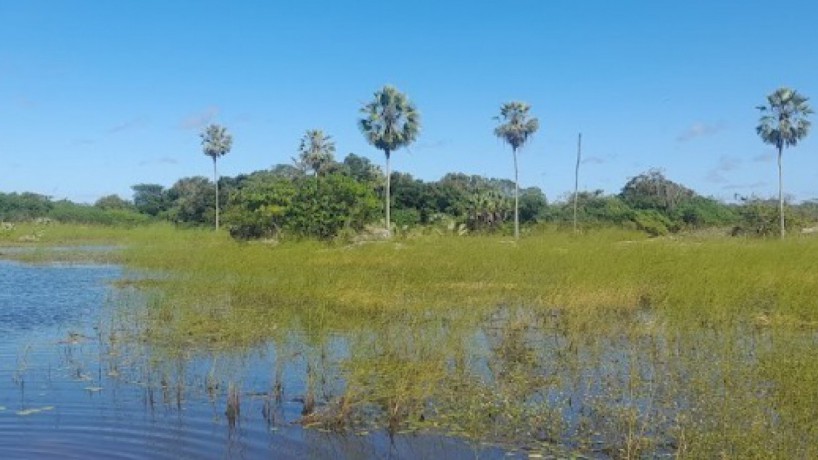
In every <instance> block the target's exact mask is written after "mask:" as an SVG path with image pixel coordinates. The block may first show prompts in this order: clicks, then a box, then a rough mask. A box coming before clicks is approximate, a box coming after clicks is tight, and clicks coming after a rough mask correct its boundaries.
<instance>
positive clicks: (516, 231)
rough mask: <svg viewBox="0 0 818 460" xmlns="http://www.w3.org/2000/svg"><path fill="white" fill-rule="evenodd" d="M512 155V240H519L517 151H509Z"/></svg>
mask: <svg viewBox="0 0 818 460" xmlns="http://www.w3.org/2000/svg"><path fill="white" fill-rule="evenodd" d="M511 151H512V152H513V154H514V238H515V239H518V240H519V239H520V180H519V177H518V175H517V149H514V148H513V149H511Z"/></svg>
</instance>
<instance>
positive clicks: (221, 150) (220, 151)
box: [199, 124, 233, 230]
mask: <svg viewBox="0 0 818 460" xmlns="http://www.w3.org/2000/svg"><path fill="white" fill-rule="evenodd" d="M199 136H200V137H201V138H202V151H203V152H204V154H205V155H207V156H209V157H210V158H213V182H215V183H216V230H218V229H219V174H218V171H217V170H216V160H217V159H218V158H219V157H221V156H224V155H227V153H228V152H230V149H231V148H232V147H233V136H231V135H230V133H228V132H227V129H226V128H225V127H224V126H219V125H217V124H211V125H209V126H208V127H207V128H205V130H204V132H202V133H201V134H200V135H199Z"/></svg>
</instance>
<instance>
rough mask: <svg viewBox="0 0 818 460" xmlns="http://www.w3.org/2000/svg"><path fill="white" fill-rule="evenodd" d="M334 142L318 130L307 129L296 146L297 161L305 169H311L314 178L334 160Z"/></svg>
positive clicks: (330, 137)
mask: <svg viewBox="0 0 818 460" xmlns="http://www.w3.org/2000/svg"><path fill="white" fill-rule="evenodd" d="M334 155H335V141H333V140H332V136H327V135H325V134H324V132H323V131H321V130H320V129H308V130H307V132H306V133H305V134H304V137H302V138H301V144H300V145H299V146H298V161H297V163H298V164H300V165H302V166H303V167H304V168H305V169H312V170H313V172H314V173H315V175H316V177H317V176H318V175H319V174H320V173H322V172H323V171H324V170H325V169H326V167H327V165H328V164H330V163H332V161H333V160H334V159H335V158H334Z"/></svg>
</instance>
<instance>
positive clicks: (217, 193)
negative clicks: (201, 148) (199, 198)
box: [213, 156, 219, 231]
mask: <svg viewBox="0 0 818 460" xmlns="http://www.w3.org/2000/svg"><path fill="white" fill-rule="evenodd" d="M213 182H215V183H216V231H218V230H219V173H218V171H217V170H216V157H215V156H214V157H213Z"/></svg>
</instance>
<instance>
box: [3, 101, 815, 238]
mask: <svg viewBox="0 0 818 460" xmlns="http://www.w3.org/2000/svg"><path fill="white" fill-rule="evenodd" d="M807 101H808V99H807V98H806V97H804V96H803V95H801V94H799V93H798V92H797V91H794V90H790V89H787V88H781V89H778V90H776V91H775V92H774V93H772V94H771V95H769V96H768V97H767V104H766V105H763V106H760V107H758V109H759V110H760V111H761V114H762V116H761V118H760V120H759V125H758V126H757V128H756V131H757V133H758V134H759V136H760V137H761V138H762V140H763V141H764V142H766V143H768V144H771V145H773V146H775V147H776V148H777V150H778V172H779V196H778V201H777V209H776V206H775V205H776V203H775V202H774V200H764V199H760V198H757V197H739V198H740V200H739V203H736V204H726V203H722V202H719V201H718V200H715V199H713V198H708V197H703V196H701V195H699V194H697V193H696V192H694V191H693V190H691V189H689V188H687V187H685V186H683V185H681V184H678V183H675V182H673V181H671V180H669V179H667V178H666V177H665V176H664V175H663V174H662V172H660V171H657V170H650V171H646V172H645V173H642V174H640V175H638V176H636V177H634V178H631V179H630V180H629V181H628V182H627V183H626V184H625V185H624V186H623V187H622V189H621V192H620V193H618V194H613V195H605V194H604V193H603V192H602V191H601V190H597V191H583V192H580V191H578V190H576V189H575V191H574V193H572V194H571V195H570V196H569V197H568V198H567V199H565V200H564V201H556V202H553V203H548V201H547V200H546V197H545V195H544V194H543V192H542V191H541V190H540V189H539V188H537V187H530V188H525V189H522V190H521V189H520V186H519V181H518V170H519V168H518V162H517V153H518V150H519V149H520V148H522V147H523V146H524V145H525V144H526V143H527V142H528V140H529V139H530V138H531V137H532V136H533V135H534V134H535V133H536V132H537V131H538V129H539V127H540V124H539V120H538V119H537V118H534V117H532V116H531V115H530V109H531V107H530V106H529V105H528V104H526V103H524V102H519V101H514V102H508V103H505V104H502V105H501V107H500V114H499V115H498V116H497V117H495V120H496V121H497V122H498V125H497V126H496V128H495V130H494V134H495V135H496V136H497V137H499V138H500V139H502V140H503V141H504V142H505V143H507V144H508V145H509V146H510V147H511V150H512V158H513V163H514V180H513V181H512V180H509V179H497V178H487V177H483V176H478V175H466V174H462V173H450V174H447V175H446V176H444V177H443V178H441V179H440V180H438V181H433V182H424V181H422V180H419V179H416V178H414V177H412V176H411V175H410V174H408V173H402V172H393V171H391V169H390V159H391V156H392V154H393V153H394V152H396V151H398V150H399V149H401V148H403V147H406V146H408V145H410V144H411V143H412V142H414V141H415V140H416V139H417V137H418V135H419V133H420V114H419V112H418V110H417V108H416V107H415V106H414V104H412V103H411V101H410V100H409V99H408V98H407V97H406V95H404V94H403V93H401V92H400V91H398V90H397V89H396V88H394V87H392V86H385V87H383V88H382V89H380V90H379V91H377V92H375V93H374V95H373V99H372V100H371V101H370V102H368V103H366V104H364V105H363V106H362V107H361V109H360V113H361V118H359V119H358V127H359V129H360V130H361V133H362V134H363V136H364V137H365V138H366V140H367V141H368V142H369V143H370V144H371V145H372V146H373V147H375V148H376V149H378V150H380V151H382V152H383V153H384V157H385V160H386V161H385V168H386V171H385V172H384V171H383V170H382V169H381V168H380V167H378V166H376V165H374V164H373V163H372V162H371V161H370V160H368V159H367V158H365V157H362V156H358V155H355V154H349V155H347V156H346V157H345V158H344V159H343V160H342V161H340V162H339V161H336V160H335V153H336V146H335V143H334V141H333V140H332V136H330V135H327V134H325V133H324V132H323V131H322V130H320V129H310V130H307V131H306V132H305V134H304V136H303V137H302V138H301V140H300V143H299V146H298V149H297V152H296V156H295V157H293V158H292V160H293V161H292V163H291V164H279V165H276V166H274V167H273V168H271V169H270V170H264V171H256V172H253V173H250V174H241V175H238V176H236V177H219V175H218V169H217V160H218V159H219V158H221V157H223V156H224V155H226V154H228V153H229V152H230V150H231V148H232V142H233V139H232V135H231V134H230V133H229V132H228V131H227V129H226V128H225V127H223V126H220V125H217V124H212V125H210V126H207V127H206V128H205V130H204V131H203V132H202V133H201V135H200V137H201V142H202V152H203V153H204V154H205V155H207V156H208V157H210V158H211V159H212V161H213V181H212V182H211V181H210V180H209V179H207V178H205V177H198V176H197V177H187V178H182V179H180V180H178V181H177V182H176V183H175V184H173V186H171V187H169V188H165V187H163V186H162V185H159V184H137V185H134V186H133V187H132V190H133V200H126V199H123V198H120V197H118V196H116V195H111V196H106V197H103V198H100V199H99V200H98V201H97V202H96V203H95V204H94V205H93V206H86V205H79V204H75V203H71V202H68V201H65V200H63V201H56V202H54V201H52V200H51V199H50V198H48V197H46V196H42V195H37V194H32V193H22V194H16V193H11V194H2V193H0V220H4V221H14V220H25V219H34V218H42V217H47V218H50V219H55V220H63V221H75V222H94V223H103V224H115V223H119V224H128V225H135V224H141V223H145V222H149V221H153V220H168V221H171V222H174V223H176V224H178V225H189V226H205V225H213V224H215V227H216V229H217V230H218V228H219V226H220V223H221V221H224V222H225V223H226V224H227V227H228V229H229V231H230V234H231V235H233V236H234V237H236V238H239V239H252V238H272V237H282V236H292V237H313V238H319V239H331V238H336V237H338V236H343V235H354V234H357V233H359V232H361V231H363V230H364V229H366V228H368V227H371V226H372V225H373V224H376V223H378V222H380V221H381V219H383V221H382V222H383V223H384V224H385V228H384V232H385V236H387V237H388V236H389V234H390V232H392V231H393V230H397V231H400V232H403V231H410V230H413V229H416V228H418V227H423V228H427V229H430V228H437V229H438V230H440V229H445V230H446V231H456V232H458V233H465V232H503V231H505V232H508V233H511V234H513V235H514V236H515V237H519V235H520V226H521V224H522V225H523V226H529V225H531V224H537V223H555V224H559V225H562V224H566V223H569V222H570V223H573V225H574V226H576V222H577V221H579V222H580V223H581V224H582V225H583V226H585V227H588V226H600V225H620V226H626V227H630V228H635V229H639V230H643V231H645V232H647V233H649V234H651V235H664V234H667V233H671V232H677V231H680V230H684V229H691V228H703V227H730V228H731V229H732V232H733V233H734V234H742V233H744V234H756V235H769V234H772V233H774V232H775V230H777V231H778V233H779V234H780V235H781V236H782V237H783V236H784V233H785V230H786V229H787V228H790V229H795V228H798V227H799V226H802V225H803V224H804V223H805V222H812V221H815V220H818V213H816V204H815V202H805V203H801V204H800V205H797V206H789V207H785V206H784V201H785V200H784V193H783V179H782V177H783V174H782V155H783V150H784V149H785V148H787V147H793V146H795V145H797V143H798V142H799V141H801V140H802V139H803V138H804V137H806V135H807V134H808V132H809V128H810V122H809V120H808V116H809V115H810V114H812V110H811V109H810V107H809V106H808V104H807ZM578 158H579V152H578ZM578 161H579V160H578ZM578 165H579V163H578ZM578 173H579V170H578V168H577V174H578ZM381 202H382V203H383V205H381V204H380V203H381ZM222 208H224V209H223V210H222ZM222 211H223V212H222Z"/></svg>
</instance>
